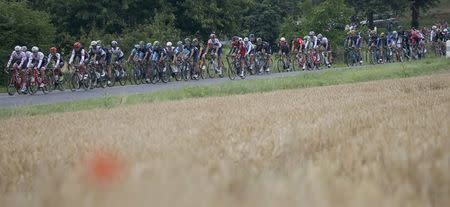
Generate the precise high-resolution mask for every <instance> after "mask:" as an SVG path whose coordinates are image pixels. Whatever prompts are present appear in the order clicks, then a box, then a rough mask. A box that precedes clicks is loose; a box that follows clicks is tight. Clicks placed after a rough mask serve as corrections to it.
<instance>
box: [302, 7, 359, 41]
mask: <svg viewBox="0 0 450 207" xmlns="http://www.w3.org/2000/svg"><path fill="white" fill-rule="evenodd" d="M353 14H354V13H353V11H352V9H350V8H349V7H348V5H347V4H346V3H345V1H344V0H328V1H324V2H322V3H321V4H319V5H318V6H317V7H314V8H313V10H312V11H311V13H309V14H308V15H307V16H308V18H305V19H304V21H303V22H302V26H301V28H302V31H303V33H304V34H307V33H308V31H315V32H316V33H318V32H320V33H322V34H324V35H326V36H327V37H328V38H329V39H330V40H331V41H333V42H337V41H339V40H341V39H342V38H343V35H344V32H343V30H344V27H345V25H346V24H349V23H350V18H351V16H352V15H353Z"/></svg>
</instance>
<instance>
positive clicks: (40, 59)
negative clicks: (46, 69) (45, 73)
mask: <svg viewBox="0 0 450 207" xmlns="http://www.w3.org/2000/svg"><path fill="white" fill-rule="evenodd" d="M42 60H44V55H42V56H41V57H39V62H38V64H37V68H38V69H41V66H42Z"/></svg>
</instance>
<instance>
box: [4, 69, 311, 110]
mask: <svg viewBox="0 0 450 207" xmlns="http://www.w3.org/2000/svg"><path fill="white" fill-rule="evenodd" d="M302 73H308V72H303V71H296V72H290V73H272V74H270V75H257V76H247V77H246V79H244V80H241V79H240V78H236V80H234V81H247V80H256V79H269V78H278V77H288V76H296V75H299V74H302ZM231 81H232V80H230V79H228V77H227V76H225V77H224V78H220V79H205V80H199V81H192V80H191V81H178V82H169V83H158V84H144V85H127V86H115V87H110V88H104V89H103V88H96V89H93V90H87V91H85V90H82V89H81V90H78V91H75V92H72V91H70V90H65V91H53V92H51V93H48V94H45V95H44V94H43V93H42V91H38V92H37V93H36V94H35V95H32V96H31V95H17V94H16V95H14V96H9V95H8V94H7V93H0V108H5V107H17V106H26V105H40V104H52V103H63V102H70V101H76V100H85V99H93V98H100V97H102V96H105V95H111V96H117V95H129V94H138V93H151V92H155V91H160V90H166V89H177V88H184V87H189V86H199V85H214V84H220V83H225V82H231Z"/></svg>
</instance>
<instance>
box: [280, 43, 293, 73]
mask: <svg viewBox="0 0 450 207" xmlns="http://www.w3.org/2000/svg"><path fill="white" fill-rule="evenodd" d="M278 48H280V51H279V52H278V54H279V55H280V56H281V58H283V59H284V60H283V68H284V69H287V70H288V71H289V70H290V68H289V63H288V62H289V61H288V59H287V58H288V56H289V51H290V49H289V44H288V43H287V42H286V38H284V37H282V38H280V41H279V42H278Z"/></svg>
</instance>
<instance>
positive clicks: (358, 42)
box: [329, 30, 363, 65]
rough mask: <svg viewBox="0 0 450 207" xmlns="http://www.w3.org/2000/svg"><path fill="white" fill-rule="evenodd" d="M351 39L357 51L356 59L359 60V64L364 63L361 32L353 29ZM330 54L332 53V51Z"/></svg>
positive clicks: (353, 47) (352, 45)
mask: <svg viewBox="0 0 450 207" xmlns="http://www.w3.org/2000/svg"><path fill="white" fill-rule="evenodd" d="M350 39H351V43H350V44H351V47H352V49H354V50H355V52H356V59H357V61H358V62H359V64H360V65H362V63H363V60H362V56H361V43H362V37H361V33H358V34H357V33H356V31H354V30H353V31H352V32H351V35H350ZM329 54H331V52H330V53H329Z"/></svg>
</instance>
